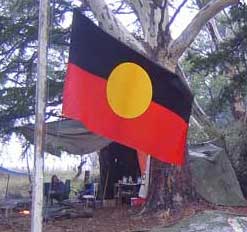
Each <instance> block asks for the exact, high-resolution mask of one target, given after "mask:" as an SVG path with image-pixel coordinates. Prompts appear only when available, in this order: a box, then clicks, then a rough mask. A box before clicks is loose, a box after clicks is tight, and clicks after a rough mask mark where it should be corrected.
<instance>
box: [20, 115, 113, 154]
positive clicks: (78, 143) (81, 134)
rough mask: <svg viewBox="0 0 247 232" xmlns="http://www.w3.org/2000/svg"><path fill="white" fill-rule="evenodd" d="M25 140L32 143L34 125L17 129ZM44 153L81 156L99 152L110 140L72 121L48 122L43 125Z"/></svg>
mask: <svg viewBox="0 0 247 232" xmlns="http://www.w3.org/2000/svg"><path fill="white" fill-rule="evenodd" d="M19 130H20V132H21V133H22V134H23V135H24V136H25V138H26V139H27V140H28V141H30V142H31V143H34V125H27V126H25V127H21V128H19ZM45 130H46V133H45V147H44V149H45V151H46V152H49V153H51V154H53V155H57V156H60V155H61V152H62V151H66V152H68V153H70V154H75V155H83V154H89V153H92V152H95V151H99V150H101V149H102V148H103V147H105V146H107V145H108V144H110V143H111V141H110V140H108V139H106V138H103V137H102V136H99V135H96V134H94V133H92V132H90V131H89V130H87V129H86V128H85V127H84V126H83V125H82V123H80V122H78V121H74V120H61V121H55V122H49V123H46V125H45Z"/></svg>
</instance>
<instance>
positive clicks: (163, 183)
mask: <svg viewBox="0 0 247 232" xmlns="http://www.w3.org/2000/svg"><path fill="white" fill-rule="evenodd" d="M193 200H195V191H194V188H193V185H192V177H191V173H190V167H189V163H188V162H186V164H185V165H184V166H181V167H178V166H174V165H170V164H164V163H162V162H160V161H158V160H156V159H152V160H151V169H150V188H149V194H148V198H147V202H146V205H145V206H146V208H147V210H150V209H151V210H157V209H163V210H168V211H172V210H173V209H178V208H180V207H183V206H184V205H186V204H187V203H189V202H191V201H193Z"/></svg>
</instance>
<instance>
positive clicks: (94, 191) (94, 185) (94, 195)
mask: <svg viewBox="0 0 247 232" xmlns="http://www.w3.org/2000/svg"><path fill="white" fill-rule="evenodd" d="M98 186H99V184H98V183H92V191H91V193H90V194H84V195H83V196H82V198H81V199H82V200H83V201H85V207H86V208H87V207H88V206H89V203H90V202H92V203H93V207H94V208H95V207H96V198H97V193H98Z"/></svg>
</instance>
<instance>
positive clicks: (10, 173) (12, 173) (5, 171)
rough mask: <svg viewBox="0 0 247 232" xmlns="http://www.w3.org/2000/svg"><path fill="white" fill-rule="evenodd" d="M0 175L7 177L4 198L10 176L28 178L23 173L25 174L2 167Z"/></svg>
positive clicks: (6, 193)
mask: <svg viewBox="0 0 247 232" xmlns="http://www.w3.org/2000/svg"><path fill="white" fill-rule="evenodd" d="M0 174H3V175H7V176H8V179H7V184H6V190H5V198H6V197H7V195H8V190H9V180H10V176H20V177H22V176H28V174H27V173H25V172H20V171H16V170H11V169H8V168H4V167H0Z"/></svg>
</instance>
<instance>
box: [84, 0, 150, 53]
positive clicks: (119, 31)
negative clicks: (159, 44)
mask: <svg viewBox="0 0 247 232" xmlns="http://www.w3.org/2000/svg"><path fill="white" fill-rule="evenodd" d="M88 5H89V6H90V8H91V10H92V12H93V14H94V16H95V17H96V18H97V20H98V22H99V26H100V27H101V28H102V29H103V30H104V31H106V32H107V33H109V34H110V35H112V36H113V37H115V38H116V39H118V40H120V41H122V42H123V43H125V44H127V45H128V46H129V47H131V48H133V49H135V50H137V51H139V52H141V53H146V51H145V49H144V47H143V45H142V44H141V43H140V42H139V41H138V40H136V39H135V37H134V36H133V35H132V34H131V33H130V32H129V31H128V30H127V29H126V28H125V27H124V26H123V25H122V23H121V22H120V21H119V20H118V19H117V18H116V17H115V16H114V14H113V13H112V11H111V10H110V9H109V7H108V6H107V4H106V3H105V1H104V0H94V1H91V0H90V1H88Z"/></svg>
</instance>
